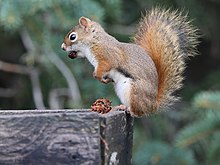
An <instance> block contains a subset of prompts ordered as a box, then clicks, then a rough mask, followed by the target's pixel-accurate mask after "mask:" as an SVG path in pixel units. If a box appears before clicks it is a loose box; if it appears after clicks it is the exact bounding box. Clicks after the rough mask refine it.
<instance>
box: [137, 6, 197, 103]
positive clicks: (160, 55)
mask: <svg viewBox="0 0 220 165" xmlns="http://www.w3.org/2000/svg"><path fill="white" fill-rule="evenodd" d="M197 39H198V35H197V29H196V28H194V27H193V26H192V25H191V24H190V21H187V17H186V15H183V14H182V13H181V12H179V11H170V10H163V9H161V8H155V9H153V10H151V11H150V12H147V15H146V16H145V17H144V18H143V19H142V20H141V21H140V25H139V28H138V32H137V34H136V35H135V37H134V42H135V43H136V44H138V45H140V46H141V47H143V48H144V49H145V51H146V52H147V53H148V54H149V55H150V57H151V58H152V60H153V61H154V63H155V66H156V69H157V73H158V94H157V103H158V106H159V107H164V106H167V105H169V104H170V103H171V102H173V101H174V100H177V97H175V96H173V95H172V94H173V92H174V91H176V90H177V89H179V88H181V86H182V80H183V76H182V74H183V71H184V69H185V59H186V58H187V57H188V56H193V55H195V54H196V46H197V44H198V41H197Z"/></svg>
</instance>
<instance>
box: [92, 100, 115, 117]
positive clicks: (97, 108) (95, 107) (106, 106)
mask: <svg viewBox="0 0 220 165" xmlns="http://www.w3.org/2000/svg"><path fill="white" fill-rule="evenodd" d="M111 104H112V102H111V101H110V100H108V99H106V98H101V99H97V100H96V101H95V102H94V103H93V104H92V105H91V111H94V112H98V113H102V114H104V113H108V112H109V111H111V109H112V106H111Z"/></svg>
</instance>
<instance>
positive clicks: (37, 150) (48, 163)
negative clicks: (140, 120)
mask: <svg viewBox="0 0 220 165" xmlns="http://www.w3.org/2000/svg"><path fill="white" fill-rule="evenodd" d="M132 125H133V122H132V117H130V116H129V115H127V114H126V113H125V112H120V111H114V112H110V113H108V114H104V115H101V114H97V113H94V112H89V111H88V110H17V111H15V110H9V111H7V110H5V111H0V164H1V165H4V164H12V165H23V164H24V165H26V164H27V165H29V164H30V165H44V164H45V165H61V164H62V165H65V164H68V165H70V164H71V165H93V164H94V165H99V164H106V165H107V164H110V165H116V164H120V165H129V164H131V150H132Z"/></svg>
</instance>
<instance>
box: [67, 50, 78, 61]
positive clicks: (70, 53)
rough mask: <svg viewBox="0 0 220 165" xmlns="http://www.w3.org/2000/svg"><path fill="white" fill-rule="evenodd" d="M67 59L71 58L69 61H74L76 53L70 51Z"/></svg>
mask: <svg viewBox="0 0 220 165" xmlns="http://www.w3.org/2000/svg"><path fill="white" fill-rule="evenodd" d="M68 57H69V58H71V59H74V58H76V57H77V52H76V51H70V52H69V53H68Z"/></svg>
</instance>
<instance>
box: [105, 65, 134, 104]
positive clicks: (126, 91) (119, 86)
mask: <svg viewBox="0 0 220 165" xmlns="http://www.w3.org/2000/svg"><path fill="white" fill-rule="evenodd" d="M109 77H110V78H112V79H113V81H114V83H115V84H114V85H115V92H116V94H117V95H118V97H119V99H120V100H121V102H122V104H124V105H125V106H127V107H129V106H130V89H131V79H130V78H128V77H125V76H124V75H123V74H121V73H120V72H118V71H116V70H114V69H113V70H111V71H110V72H109Z"/></svg>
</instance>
